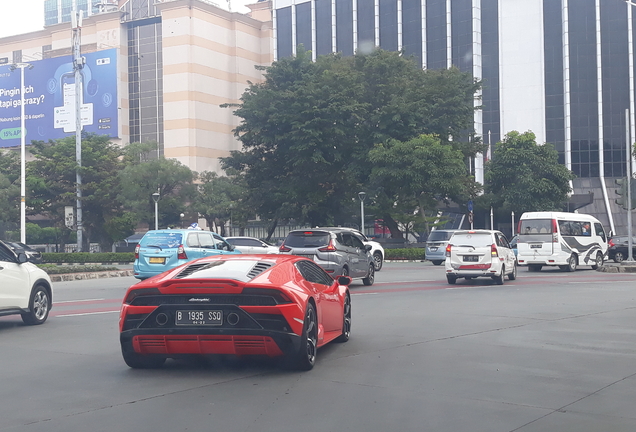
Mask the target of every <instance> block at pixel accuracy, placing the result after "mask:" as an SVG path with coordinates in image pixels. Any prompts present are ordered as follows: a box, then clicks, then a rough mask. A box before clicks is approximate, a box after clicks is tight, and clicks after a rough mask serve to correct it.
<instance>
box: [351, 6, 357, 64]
mask: <svg viewBox="0 0 636 432" xmlns="http://www.w3.org/2000/svg"><path fill="white" fill-rule="evenodd" d="M352 2H353V4H352V5H351V9H352V11H353V54H354V55H355V54H356V52H357V51H358V0H352Z"/></svg>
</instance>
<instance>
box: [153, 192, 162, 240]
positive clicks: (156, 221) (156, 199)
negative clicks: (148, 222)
mask: <svg viewBox="0 0 636 432" xmlns="http://www.w3.org/2000/svg"><path fill="white" fill-rule="evenodd" d="M160 197H161V195H160V194H159V191H158V190H157V192H155V193H153V194H152V200H153V201H154V202H155V231H156V230H158V229H159V198H160Z"/></svg>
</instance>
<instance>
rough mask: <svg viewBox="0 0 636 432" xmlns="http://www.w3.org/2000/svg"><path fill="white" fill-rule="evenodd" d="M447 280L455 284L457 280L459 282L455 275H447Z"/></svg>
mask: <svg viewBox="0 0 636 432" xmlns="http://www.w3.org/2000/svg"><path fill="white" fill-rule="evenodd" d="M446 280H447V281H448V283H449V284H451V285H455V282H457V277H456V276H453V275H446Z"/></svg>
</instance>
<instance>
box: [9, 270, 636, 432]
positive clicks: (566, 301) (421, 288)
mask: <svg viewBox="0 0 636 432" xmlns="http://www.w3.org/2000/svg"><path fill="white" fill-rule="evenodd" d="M132 283H135V279H133V278H113V279H101V280H92V281H75V282H60V283H57V284H55V285H54V290H55V294H54V309H53V312H52V314H51V317H50V319H49V321H48V322H47V323H46V324H44V325H43V326H38V327H26V326H23V325H22V324H21V320H20V318H19V317H3V318H0V359H1V363H0V364H1V365H2V367H0V401H1V403H0V431H1V432H5V431H7V432H8V431H11V432H12V431H19V432H23V431H24V432H34V431H47V432H55V431H60V432H62V431H64V432H76V431H91V432H93V431H109V432H110V431H135V432H144V431H204V430H205V431H224V432H228V431H229V432H233V431H241V432H251V431H254V432H257V431H258V432H267V431H277V432H286V431H290V432H291V431H294V432H299V431H302V432H305V431H308V432H313V431H316V432H328V431H333V432H341V431H364V432H388V431H434V432H446V431H448V432H461V431H470V432H478V431H484V432H486V431H487V432H493V431H521V432H535V431H559V432H567V431H576V432H585V431H594V432H599V431H611V432H618V431H629V432H633V431H635V430H636V410H634V406H635V403H634V401H636V274H630V273H600V272H595V271H592V270H589V269H582V270H580V271H577V272H576V273H562V272H560V271H558V270H544V271H542V272H540V273H529V272H527V271H526V270H525V269H524V270H520V272H519V277H518V279H517V280H516V281H514V282H509V281H506V284H505V285H503V286H498V285H495V284H494V282H492V281H490V280H480V279H477V280H471V281H463V280H460V281H458V283H457V285H453V286H451V285H447V284H446V281H445V277H444V270H443V267H435V266H432V265H430V264H429V263H386V264H385V266H384V268H383V270H382V271H381V272H379V273H377V275H376V283H375V285H373V286H372V287H365V286H363V285H362V284H361V282H354V284H353V285H352V286H351V292H352V293H353V297H352V303H353V314H354V315H353V331H352V337H351V340H350V341H349V342H348V343H346V344H332V345H329V346H327V347H325V348H323V349H321V350H320V351H319V353H318V362H317V365H316V367H315V368H314V369H313V370H312V371H310V372H305V373H299V372H289V371H286V370H285V369H283V368H282V367H281V366H280V365H279V364H278V363H276V362H267V361H264V362H263V361H258V362H255V361H243V362H238V361H230V362H226V361H221V360H220V359H211V360H209V361H207V362H199V361H195V360H193V361H168V362H167V363H166V366H165V367H164V368H162V369H160V370H132V369H129V368H128V367H127V366H126V365H125V363H124V362H123V360H122V358H121V354H120V350H119V340H118V327H117V320H118V314H117V312H118V310H119V304H120V301H121V298H122V296H123V294H124V292H125V289H126V288H127V287H128V286H129V285H130V284H132Z"/></svg>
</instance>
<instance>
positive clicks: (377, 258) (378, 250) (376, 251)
mask: <svg viewBox="0 0 636 432" xmlns="http://www.w3.org/2000/svg"><path fill="white" fill-rule="evenodd" d="M329 228H335V227H329ZM338 228H340V229H344V230H349V231H350V232H351V233H353V235H355V236H356V237H358V238H359V239H360V241H361V242H362V243H364V244H365V245H371V256H372V257H373V262H374V263H375V271H377V272H378V271H380V270H382V265H383V264H384V248H383V247H382V245H381V244H380V243H378V242H377V241H374V240H371V239H369V238H368V237H367V236H366V235H364V234H363V233H362V232H360V231H359V230H357V229H355V228H341V227H338Z"/></svg>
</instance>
